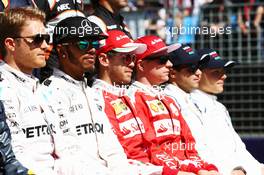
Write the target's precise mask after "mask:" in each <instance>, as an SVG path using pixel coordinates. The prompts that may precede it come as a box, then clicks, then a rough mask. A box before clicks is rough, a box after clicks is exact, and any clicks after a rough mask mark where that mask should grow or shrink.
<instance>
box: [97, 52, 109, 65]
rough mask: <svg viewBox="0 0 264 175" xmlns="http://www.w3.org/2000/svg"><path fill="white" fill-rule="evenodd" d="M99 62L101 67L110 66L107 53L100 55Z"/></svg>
mask: <svg viewBox="0 0 264 175" xmlns="http://www.w3.org/2000/svg"><path fill="white" fill-rule="evenodd" d="M98 61H99V63H100V65H101V66H103V67H108V66H109V58H108V56H107V54H105V53H100V54H99V55H98Z"/></svg>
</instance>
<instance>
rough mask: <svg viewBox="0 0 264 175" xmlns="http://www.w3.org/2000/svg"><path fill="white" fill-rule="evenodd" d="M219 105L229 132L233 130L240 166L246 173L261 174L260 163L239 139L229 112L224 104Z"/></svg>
mask: <svg viewBox="0 0 264 175" xmlns="http://www.w3.org/2000/svg"><path fill="white" fill-rule="evenodd" d="M221 106H222V108H223V109H224V111H225V113H226V115H225V116H223V117H225V120H226V122H227V123H228V125H229V128H230V132H233V136H234V140H235V143H236V148H235V149H236V153H237V154H239V157H240V159H239V160H238V161H239V162H240V164H241V166H243V168H245V170H246V171H247V173H248V174H256V175H260V174H261V164H260V163H259V162H258V161H257V160H256V159H255V158H254V157H253V156H252V155H251V154H250V153H249V152H248V150H247V149H246V145H245V143H244V142H243V141H242V140H241V138H240V136H239V135H238V133H237V132H236V131H235V129H234V127H233V125H232V122H231V118H230V115H229V112H228V111H227V109H226V107H225V106H224V105H222V104H221Z"/></svg>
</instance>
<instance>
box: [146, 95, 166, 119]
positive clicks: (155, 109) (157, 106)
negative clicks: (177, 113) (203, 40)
mask: <svg viewBox="0 0 264 175" xmlns="http://www.w3.org/2000/svg"><path fill="white" fill-rule="evenodd" d="M146 103H147V105H148V108H149V110H150V112H151V115H152V116H153V117H155V116H157V115H160V114H168V111H167V109H166V107H165V106H164V104H163V103H162V102H161V101H160V100H157V99H155V100H152V101H146Z"/></svg>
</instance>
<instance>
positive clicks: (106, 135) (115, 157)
mask: <svg viewBox="0 0 264 175" xmlns="http://www.w3.org/2000/svg"><path fill="white" fill-rule="evenodd" d="M89 94H92V93H89ZM95 98H97V100H96V101H97V102H98V101H99V100H102V99H99V100H98V98H102V96H98V95H97V96H94V97H93V99H95ZM91 99H92V98H90V99H89V104H90V108H91V110H92V111H91V113H92V115H94V114H96V117H93V119H94V121H97V122H98V123H103V134H101V135H99V134H98V135H97V140H98V147H99V154H100V156H101V157H102V158H103V159H104V160H106V162H107V166H108V168H110V171H111V172H112V173H113V174H115V175H123V174H131V175H139V174H142V175H158V174H161V171H162V167H160V166H154V165H151V164H148V165H145V164H142V163H140V162H137V161H134V160H131V161H128V159H127V157H126V154H125V152H124V149H123V148H122V146H121V144H120V143H119V141H118V139H117V136H116V135H115V134H114V132H113V130H112V129H111V125H110V122H109V120H108V118H107V116H106V114H105V112H104V111H103V110H102V109H103V108H102V107H101V104H98V103H97V104H95V101H92V100H91ZM98 107H99V108H98Z"/></svg>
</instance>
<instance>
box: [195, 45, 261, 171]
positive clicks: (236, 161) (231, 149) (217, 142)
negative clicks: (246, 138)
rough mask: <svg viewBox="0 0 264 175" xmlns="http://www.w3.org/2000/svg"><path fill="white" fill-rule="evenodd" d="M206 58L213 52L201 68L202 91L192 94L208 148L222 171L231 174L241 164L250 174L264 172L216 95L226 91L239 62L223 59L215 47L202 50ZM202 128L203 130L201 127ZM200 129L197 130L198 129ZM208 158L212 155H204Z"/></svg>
mask: <svg viewBox="0 0 264 175" xmlns="http://www.w3.org/2000/svg"><path fill="white" fill-rule="evenodd" d="M198 54H199V55H200V56H201V57H203V56H205V55H206V54H209V56H210V60H209V62H208V63H207V64H206V65H204V66H203V67H201V69H202V76H201V80H200V82H199V90H194V91H193V92H192V93H191V98H192V100H193V102H194V103H195V105H196V106H197V107H198V109H199V111H200V112H201V114H202V115H201V118H200V119H201V121H202V125H203V126H202V127H203V130H204V131H205V132H203V133H204V138H205V139H204V140H203V141H204V143H205V144H206V150H210V151H211V152H212V153H213V154H212V155H213V157H211V160H213V162H212V163H214V164H215V165H216V166H217V167H218V168H219V172H220V173H222V174H224V175H228V174H230V173H231V172H232V170H233V169H234V168H235V167H238V166H241V167H242V168H243V169H245V171H246V172H247V173H246V174H247V175H263V173H261V170H263V165H262V164H260V163H259V162H258V161H257V160H256V159H255V158H254V157H253V156H252V155H251V154H250V153H249V152H248V151H247V150H246V147H245V144H244V143H243V142H242V140H241V138H240V137H239V135H238V134H237V133H236V131H235V130H234V128H233V126H232V123H231V119H230V116H229V114H228V111H227V109H226V108H225V106H224V105H223V104H221V103H219V102H218V101H217V98H216V95H217V94H219V93H222V92H223V85H224V81H225V79H226V78H227V76H226V70H227V69H229V68H231V67H233V66H234V64H235V62H234V61H228V60H223V59H222V58H221V57H220V56H219V55H218V53H217V52H216V51H214V50H212V49H202V50H198ZM198 131H200V130H198ZM196 132H197V131H196ZM201 156H202V157H203V158H204V159H205V160H207V159H208V158H210V157H204V155H203V154H201ZM241 167H240V168H239V167H238V168H235V169H234V170H235V172H232V173H233V174H235V173H237V171H240V173H243V169H242V168H241Z"/></svg>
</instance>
